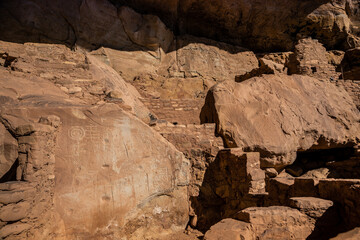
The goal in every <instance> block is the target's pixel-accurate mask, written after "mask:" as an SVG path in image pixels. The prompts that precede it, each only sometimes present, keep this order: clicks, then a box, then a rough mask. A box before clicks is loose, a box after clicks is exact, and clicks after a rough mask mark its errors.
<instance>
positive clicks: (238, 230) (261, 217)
mask: <svg viewBox="0 0 360 240" xmlns="http://www.w3.org/2000/svg"><path fill="white" fill-rule="evenodd" d="M236 219H238V220H240V221H236V220H232V219H225V220H223V221H221V222H219V223H217V224H215V225H214V226H213V227H211V229H210V230H209V231H208V232H207V233H206V234H205V239H207V240H222V239H224V240H225V239H228V240H235V239H249V240H252V239H254V240H255V239H264V240H265V239H279V240H280V239H306V238H307V237H308V236H309V235H310V234H311V232H312V230H313V229H314V223H312V222H311V220H310V219H309V217H307V216H306V215H304V214H302V213H300V212H299V211H298V210H296V209H292V208H288V207H278V206H274V207H268V208H256V207H255V208H247V209H245V210H243V211H241V212H239V213H238V214H237V215H236Z"/></svg>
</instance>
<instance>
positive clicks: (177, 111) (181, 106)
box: [141, 98, 205, 124]
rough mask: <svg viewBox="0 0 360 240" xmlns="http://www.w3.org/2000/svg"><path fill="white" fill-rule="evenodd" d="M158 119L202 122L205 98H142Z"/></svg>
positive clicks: (183, 122) (179, 122)
mask: <svg viewBox="0 0 360 240" xmlns="http://www.w3.org/2000/svg"><path fill="white" fill-rule="evenodd" d="M141 100H142V102H143V103H144V104H145V106H146V107H148V109H149V110H150V111H151V112H152V113H153V114H154V115H156V117H157V118H158V119H162V120H167V121H168V122H171V123H175V122H176V123H178V124H200V111H201V107H202V106H203V105H204V101H205V100H204V99H150V98H143V99H141Z"/></svg>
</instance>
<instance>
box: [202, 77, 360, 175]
mask: <svg viewBox="0 0 360 240" xmlns="http://www.w3.org/2000/svg"><path fill="white" fill-rule="evenodd" d="M359 118H360V114H359V111H358V110H357V109H356V106H355V105H354V103H353V102H352V99H351V98H350V97H349V95H348V94H347V93H346V92H345V91H344V90H341V89H338V88H336V87H335V86H334V85H332V84H331V83H329V82H323V81H319V80H316V79H314V78H310V77H306V76H299V75H293V76H287V75H264V76H262V77H255V78H252V79H249V80H247V81H244V82H242V83H234V82H231V81H228V82H224V83H221V84H217V85H216V86H214V87H213V88H212V89H211V90H210V91H209V93H208V95H207V99H206V103H205V106H204V107H203V109H202V113H201V120H202V122H204V123H205V122H215V123H216V124H217V133H218V134H220V135H221V136H222V137H223V138H224V140H225V145H226V146H228V147H240V148H243V149H244V150H245V151H260V154H261V166H262V167H276V168H279V167H283V166H286V165H289V164H291V163H293V162H294V160H295V158H296V151H297V150H300V149H301V150H306V149H309V148H332V147H336V146H337V145H342V144H345V145H346V144H348V143H349V144H355V143H356V141H357V140H356V138H357V136H358V132H359V131H360V125H359V123H358V122H359V121H358V119H359Z"/></svg>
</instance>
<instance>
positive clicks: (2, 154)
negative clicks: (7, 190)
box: [0, 123, 18, 178]
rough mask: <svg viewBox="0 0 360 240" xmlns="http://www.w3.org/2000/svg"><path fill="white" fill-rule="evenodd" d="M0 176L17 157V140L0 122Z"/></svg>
mask: <svg viewBox="0 0 360 240" xmlns="http://www.w3.org/2000/svg"><path fill="white" fill-rule="evenodd" d="M0 136H1V137H0V178H1V177H3V176H4V175H5V174H6V173H7V171H9V169H10V168H11V166H12V165H13V164H14V162H15V161H16V159H17V157H18V150H17V149H18V142H17V141H16V139H15V138H14V137H13V136H12V135H11V134H10V133H9V132H8V131H7V130H6V128H5V127H4V125H2V124H1V123H0Z"/></svg>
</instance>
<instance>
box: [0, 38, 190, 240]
mask: <svg viewBox="0 0 360 240" xmlns="http://www.w3.org/2000/svg"><path fill="white" fill-rule="evenodd" d="M1 46H3V49H4V50H6V52H7V53H9V54H10V55H12V56H16V62H13V63H12V64H11V69H12V70H11V69H7V68H4V67H1V69H0V72H1V79H2V80H1V81H0V82H1V83H0V93H1V110H0V119H1V123H2V124H0V129H1V133H2V135H1V149H2V151H1V170H2V171H1V176H2V183H0V185H1V189H2V191H1V196H2V200H1V210H0V221H1V224H2V226H3V225H5V224H6V223H8V224H7V225H6V227H4V228H2V229H1V230H0V236H1V238H5V237H7V238H9V239H21V238H29V239H44V238H47V237H48V236H50V235H51V236H52V238H53V239H72V238H77V237H78V236H83V237H84V238H86V237H99V238H103V237H111V238H115V239H116V238H120V237H124V236H127V237H128V238H129V239H138V238H140V237H142V236H144V235H145V234H147V235H151V234H153V235H155V236H158V235H159V236H160V235H166V234H169V233H172V232H174V231H175V232H176V231H181V230H182V229H184V228H185V226H186V224H187V222H188V215H189V214H188V211H189V206H188V193H187V185H188V184H189V180H190V179H189V163H188V161H187V160H186V159H185V157H184V155H183V154H182V153H181V152H179V151H177V150H176V149H175V147H174V146H173V145H171V144H170V143H168V142H167V141H166V140H165V139H163V138H162V137H161V135H160V134H158V133H156V132H155V131H154V130H152V129H150V127H149V126H148V125H146V123H144V122H143V121H145V122H147V123H148V122H149V115H148V114H149V111H148V110H147V108H146V107H145V106H144V105H143V104H142V103H141V102H140V100H139V99H138V96H139V95H138V93H137V92H136V90H134V88H133V87H132V86H131V85H129V84H127V83H126V82H125V81H124V80H123V79H122V78H121V77H120V76H119V75H118V74H117V73H116V72H115V70H113V69H111V68H110V67H108V66H107V65H105V64H103V63H102V62H100V61H98V60H97V59H96V58H94V57H93V56H90V55H87V53H82V52H76V53H74V52H71V51H70V50H68V49H67V48H65V47H63V46H58V45H48V44H25V45H22V44H10V43H9V44H7V43H5V42H1ZM45 69H47V70H46V71H45ZM68 74H69V75H68ZM24 86H26V87H24ZM91 104H93V105H91ZM141 119H142V120H143V121H141ZM9 180H19V184H18V185H15V187H14V186H13V185H14V184H13V185H11V184H12V183H11V182H9V183H7V181H9ZM4 182H5V183H4ZM10 183H11V184H10ZM9 184H10V185H9ZM29 191H30V192H31V191H32V192H35V193H36V194H34V193H33V194H31V193H29ZM54 222H56V224H53V223H54ZM144 226H148V227H145V228H144ZM39 229H41V230H39ZM120 229H121V230H120Z"/></svg>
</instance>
